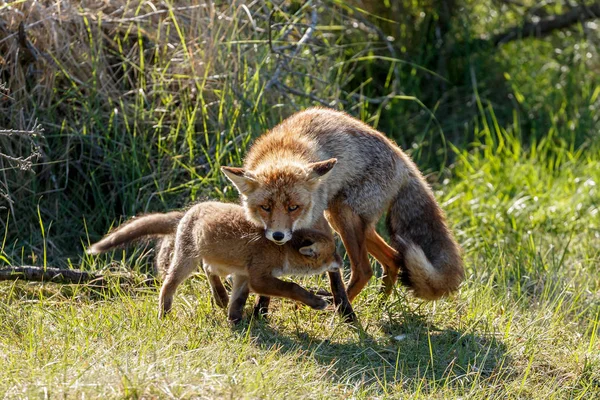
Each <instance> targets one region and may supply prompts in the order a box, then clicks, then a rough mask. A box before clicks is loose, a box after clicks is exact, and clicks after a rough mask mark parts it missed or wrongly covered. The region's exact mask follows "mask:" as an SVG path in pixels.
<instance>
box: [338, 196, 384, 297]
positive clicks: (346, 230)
mask: <svg viewBox="0 0 600 400" xmlns="http://www.w3.org/2000/svg"><path fill="white" fill-rule="evenodd" d="M327 211H328V212H327V219H328V220H329V222H330V223H331V225H332V226H333V229H335V230H336V231H337V233H339V234H340V237H341V238H342V242H343V243H344V247H345V248H346V252H347V253H348V257H349V258H350V266H351V269H352V272H351V274H350V282H349V283H348V300H349V301H352V300H354V298H355V297H356V296H357V295H358V294H359V293H360V291H361V290H362V289H363V288H364V287H365V285H366V284H367V282H368V281H369V279H371V277H372V276H373V270H372V269H371V264H370V263H369V254H368V252H367V239H366V231H367V225H366V224H365V222H364V221H363V220H362V218H361V217H360V216H359V215H357V214H355V213H354V212H353V211H352V210H351V209H350V207H348V206H347V205H344V204H341V202H339V201H338V202H335V203H334V204H331V205H330V207H329V209H328V210H327Z"/></svg>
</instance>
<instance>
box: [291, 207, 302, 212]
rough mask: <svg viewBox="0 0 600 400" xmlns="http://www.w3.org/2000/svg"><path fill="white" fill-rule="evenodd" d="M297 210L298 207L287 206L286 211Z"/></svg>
mask: <svg viewBox="0 0 600 400" xmlns="http://www.w3.org/2000/svg"><path fill="white" fill-rule="evenodd" d="M299 208H300V206H288V211H290V212H292V211H296V210H297V209H299Z"/></svg>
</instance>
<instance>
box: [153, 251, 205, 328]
mask: <svg viewBox="0 0 600 400" xmlns="http://www.w3.org/2000/svg"><path fill="white" fill-rule="evenodd" d="M185 253H188V252H187V251H184V250H183V249H182V248H181V247H180V246H179V243H177V244H176V247H175V253H174V254H173V259H172V260H171V265H170V267H169V271H168V272H167V276H166V277H165V281H164V282H163V285H162V288H161V289H160V296H159V299H158V317H159V318H163V317H164V316H165V315H166V314H167V313H168V312H169V311H170V310H171V306H172V305H173V296H174V295H175V291H176V290H177V287H178V286H179V285H180V284H181V283H182V282H183V281H184V280H185V279H186V278H187V277H188V276H190V274H191V273H192V272H194V270H195V269H196V268H197V267H198V264H199V263H200V259H199V258H197V257H189V256H188V255H186V254H185Z"/></svg>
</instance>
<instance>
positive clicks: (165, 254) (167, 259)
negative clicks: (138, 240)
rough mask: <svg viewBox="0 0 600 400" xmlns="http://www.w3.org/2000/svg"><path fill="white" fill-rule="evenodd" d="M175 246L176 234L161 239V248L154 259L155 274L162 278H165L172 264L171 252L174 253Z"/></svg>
mask: <svg viewBox="0 0 600 400" xmlns="http://www.w3.org/2000/svg"><path fill="white" fill-rule="evenodd" d="M174 247H175V237H174V236H165V237H164V238H163V239H162V240H161V241H160V248H159V250H158V254H157V255H156V260H155V261H154V276H157V277H159V278H160V279H164V278H165V275H166V274H167V271H168V270H169V265H170V264H171V254H172V253H173V248H174Z"/></svg>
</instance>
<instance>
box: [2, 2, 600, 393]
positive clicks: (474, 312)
mask: <svg viewBox="0 0 600 400" xmlns="http://www.w3.org/2000/svg"><path fill="white" fill-rule="evenodd" d="M480 3H481V4H483V6H481V7H483V9H481V10H480V9H477V10H475V11H473V12H477V13H480V14H481V15H484V14H485V15H486V19H480V20H478V22H477V23H474V25H473V26H471V27H470V29H471V30H472V31H473V32H476V33H477V34H481V33H482V32H483V31H484V29H485V28H486V27H488V25H487V24H490V23H494V24H497V25H493V27H494V28H498V29H500V28H501V27H502V23H504V22H506V23H510V24H512V23H515V22H516V21H518V18H517V16H516V15H514V14H511V13H505V14H502V18H505V19H507V21H504V22H503V20H502V19H493V18H492V16H493V14H491V13H487V10H488V9H489V8H490V7H493V3H494V2H492V3H489V4H488V3H486V2H480ZM484 3H485V4H484ZM11 4H12V7H16V9H19V10H21V11H22V12H24V13H26V15H28V18H29V20H28V21H29V22H26V23H29V24H31V21H40V22H39V23H37V24H32V25H31V26H28V28H27V29H28V30H27V32H28V35H29V39H30V40H31V42H32V45H34V46H35V47H36V48H37V49H38V50H39V51H41V52H43V53H45V54H47V55H48V57H49V58H50V59H52V60H54V64H56V65H54V64H52V63H50V62H48V61H44V60H45V58H44V60H42V59H40V60H38V61H37V62H36V63H34V64H31V65H29V66H27V65H25V66H23V64H20V61H19V60H18V59H17V58H16V54H18V52H17V48H16V46H17V42H16V41H14V40H4V41H2V39H1V38H0V54H2V57H5V58H3V59H2V60H3V61H2V60H0V61H2V62H0V84H4V83H5V82H6V85H4V86H6V88H8V89H10V98H8V99H7V98H5V97H0V98H1V99H2V101H0V126H2V127H7V128H12V129H24V130H25V129H31V127H32V126H33V121H34V120H35V119H36V118H37V119H38V122H39V123H41V124H42V126H43V127H44V129H45V132H44V135H43V137H41V136H40V137H37V138H34V139H33V142H34V143H35V144H37V145H39V146H40V148H41V150H42V158H41V159H39V160H38V162H37V164H35V165H34V166H33V172H34V174H32V173H31V172H29V171H21V170H19V169H16V168H12V167H11V165H10V163H8V162H7V161H6V160H5V159H3V158H2V157H0V183H1V184H2V185H0V190H1V191H5V190H6V193H7V194H8V195H9V196H10V197H11V199H12V201H13V202H12V203H8V202H5V203H0V215H2V217H1V218H0V223H1V225H0V228H2V235H1V236H2V240H0V264H13V265H19V264H36V265H50V266H61V267H73V268H83V269H89V270H98V269H104V268H109V269H127V270H129V269H133V270H134V271H145V270H146V269H147V268H148V264H149V263H150V262H151V258H152V252H151V251H150V250H149V249H148V248H141V247H140V248H138V249H128V250H127V251H117V252H115V253H113V254H109V255H107V256H102V257H97V258H96V257H88V256H84V255H83V249H84V248H85V246H86V245H87V244H88V243H89V242H90V241H93V240H96V239H98V238H99V237H100V235H102V234H103V233H105V232H106V231H107V230H108V229H109V227H110V226H111V225H115V224H118V223H120V221H121V220H122V218H123V217H128V216H131V215H135V214H139V213H142V212H147V211H164V210H168V209H173V208H178V207H181V206H184V205H186V204H189V203H190V202H193V201H198V200H201V199H204V198H217V199H227V200H233V199H235V198H236V197H237V195H236V193H235V191H234V190H233V188H232V187H231V186H228V185H227V183H226V181H225V179H224V178H223V177H222V176H221V175H220V173H219V172H218V167H219V166H221V165H239V164H240V162H241V159H242V157H243V155H244V154H245V151H246V149H247V148H248V146H249V145H250V144H251V140H252V139H253V138H255V137H256V136H257V135H259V134H260V133H261V132H264V131H265V130H266V129H268V128H269V127H271V126H273V125H274V124H275V123H277V122H279V121H280V120H281V119H282V118H285V117H287V116H288V115H289V114H290V113H291V112H293V111H294V110H295V109H301V108H304V107H307V106H309V105H314V104H316V103H318V102H317V101H315V98H318V99H319V100H322V101H326V102H332V101H335V102H336V103H332V104H335V106H336V107H339V108H342V109H344V110H346V111H348V112H350V113H352V114H353V115H356V116H358V117H360V118H362V119H363V120H365V121H367V122H368V123H370V124H372V125H375V126H378V127H380V128H381V129H384V130H385V132H386V134H388V135H389V136H390V137H392V138H394V139H395V140H396V141H397V142H398V143H400V144H402V145H403V146H404V147H405V148H407V149H408V150H409V151H410V152H411V153H412V155H413V157H414V158H415V160H416V161H417V162H418V163H419V165H420V166H421V167H422V168H423V169H424V170H425V171H427V172H431V174H430V177H431V181H432V182H433V186H434V190H435V191H436V196H437V198H438V200H439V202H440V204H441V205H442V207H443V208H444V210H445V211H446V213H447V216H448V221H449V223H450V225H451V227H452V229H453V231H454V232H455V234H456V237H457V239H458V241H459V242H460V243H461V245H462V247H463V249H464V259H465V263H466V272H467V279H466V281H465V283H464V285H463V286H462V288H461V290H460V292H459V293H457V294H456V295H454V296H452V297H451V298H448V299H445V300H443V301H438V302H434V303H425V302H421V301H418V300H415V299H414V298H413V297H412V296H411V295H410V294H409V293H407V292H405V291H404V290H403V289H402V288H401V287H400V286H398V290H397V291H395V293H393V294H392V296H391V297H390V298H389V299H388V300H387V301H385V302H382V301H381V299H380V298H379V296H378V292H379V286H380V283H381V282H380V279H379V278H378V277H376V278H373V279H372V280H371V281H370V283H369V285H368V286H367V288H366V289H365V291H364V292H363V293H362V294H361V295H360V296H359V297H358V299H357V301H356V303H355V310H356V312H357V314H358V316H359V318H360V322H361V326H362V328H361V329H355V328H352V327H350V326H347V325H345V324H343V323H341V322H340V321H339V320H338V318H337V317H335V316H334V314H333V313H331V312H315V311H313V310H309V309H307V308H304V307H297V306H296V305H295V304H293V303H292V302H290V301H281V300H276V301H274V302H273V305H272V307H271V310H272V312H271V316H270V318H269V320H268V322H264V321H249V320H246V322H245V323H244V325H243V326H241V327H239V328H235V329H232V328H230V327H229V325H228V324H227V322H226V316H225V313H224V312H222V311H221V310H220V309H218V308H215V307H214V306H213V305H212V304H211V299H210V295H209V293H210V292H209V288H208V284H207V282H206V280H205V279H204V277H202V276H197V277H195V278H192V279H190V280H188V281H187V282H186V283H185V284H183V285H182V286H181V288H180V290H179V292H178V293H177V296H176V298H175V306H174V310H173V311H174V312H173V313H172V315H171V316H170V317H169V318H168V319H167V320H165V321H159V320H158V319H157V297H158V289H157V288H144V289H141V288H138V287H113V288H111V290H108V291H105V292H96V291H94V290H92V289H91V288H90V287H87V286H75V285H62V286H59V285H54V284H36V283H24V282H0V397H5V398H27V397H36V398H37V397H50V398H57V397H66V398H82V397H92V398H163V397H165V398H166V397H174V398H273V399H280V398H285V397H287V398H293V399H296V398H311V399H312V398H364V399H367V398H368V399H371V398H390V399H392V398H394V399H395V398H459V397H460V398H474V399H488V398H498V399H505V398H539V399H547V398H557V399H559V398H560V399H562V398H576V399H577V398H581V399H588V398H595V397H599V396H600V372H599V371H600V340H599V339H598V333H599V332H598V331H599V329H598V328H599V325H600V216H599V213H600V211H599V207H600V141H599V140H598V135H597V132H598V129H600V125H599V121H598V118H597V115H600V114H599V111H600V109H599V107H600V96H599V95H598V93H600V89H599V88H600V82H598V79H597V74H596V73H595V71H597V68H598V65H599V63H598V59H597V55H596V53H595V52H593V49H591V47H590V44H589V43H587V41H586V40H585V38H584V39H582V38H581V37H579V36H577V35H575V34H574V33H573V32H575V31H573V32H569V35H567V36H564V35H562V34H557V35H554V36H551V37H549V38H547V39H545V40H527V41H522V42H514V43H511V44H509V45H507V46H503V47H502V48H501V49H498V50H497V51H496V52H495V53H493V54H489V53H482V54H472V55H469V57H467V58H468V60H467V59H464V60H462V61H461V60H459V61H457V62H456V64H457V65H459V64H460V62H464V63H465V65H467V66H468V67H466V68H465V69H464V71H463V72H464V75H465V77H466V78H465V77H463V78H464V79H462V78H461V79H462V80H461V82H462V83H463V84H464V85H463V86H454V87H453V86H452V84H453V83H454V82H448V85H449V86H448V91H449V93H448V96H449V97H451V98H452V99H453V100H452V102H449V101H448V100H444V98H445V97H444V96H446V93H444V94H443V96H442V98H439V99H438V98H432V97H427V96H428V93H429V91H428V90H429V89H427V88H428V87H429V86H432V87H433V86H436V85H437V84H439V83H440V81H438V80H436V79H437V78H436V77H435V75H434V74H431V73H430V72H428V71H427V70H425V69H423V68H424V67H420V64H419V63H421V62H422V63H423V64H426V63H429V64H427V65H431V60H430V59H429V58H430V57H431V56H430V55H423V54H422V56H423V58H415V59H410V58H408V57H407V59H400V58H397V59H394V57H398V54H402V52H398V53H397V54H396V55H392V54H389V52H388V47H387V46H386V45H385V43H382V41H381V40H380V39H381V38H379V37H378V34H377V32H376V31H374V30H373V29H371V28H369V25H368V24H369V23H370V22H369V21H371V22H372V21H378V20H377V18H370V16H369V15H368V14H365V13H360V12H357V11H356V10H354V12H349V11H348V10H347V9H346V8H345V7H346V6H344V5H343V4H341V3H340V2H336V1H334V2H323V3H319V8H318V11H319V14H318V15H319V25H318V29H316V32H315V34H314V36H313V38H312V39H311V41H310V42H309V43H310V50H311V51H310V52H309V53H307V52H305V51H304V50H306V49H302V51H299V52H298V54H296V55H295V56H294V57H295V58H294V59H293V60H292V61H290V69H289V70H288V69H284V70H282V71H283V72H282V74H281V83H282V84H285V85H287V86H289V87H291V88H295V89H297V90H300V91H302V92H304V93H307V94H310V95H311V96H313V98H311V97H307V96H302V95H297V94H294V93H292V92H289V91H286V90H285V89H282V88H281V87H275V88H272V89H270V90H266V86H267V83H268V82H269V80H270V79H271V78H272V76H273V74H274V71H276V70H277V68H278V66H279V65H280V63H281V60H282V56H275V55H274V54H273V53H271V52H270V51H269V48H268V40H267V30H266V27H267V16H268V11H269V10H268V9H266V8H260V7H258V6H256V4H255V6H256V7H255V6H253V7H251V8H250V9H248V12H246V10H245V9H244V6H246V5H245V4H244V5H242V3H233V4H232V5H227V4H226V5H222V6H219V7H215V8H214V9H210V8H209V7H192V8H185V7H187V6H189V4H187V3H185V4H184V3H183V2H179V1H169V2H161V3H158V2H155V4H154V5H155V8H156V9H155V8H153V7H151V6H150V5H149V4H148V3H131V2H130V3H119V2H117V1H115V2H109V6H107V7H108V8H105V9H104V10H103V13H102V14H100V13H99V11H98V10H97V9H94V8H86V7H88V6H84V5H82V6H81V8H78V9H66V8H65V9H61V14H60V16H61V18H62V19H61V22H60V23H59V22H58V19H56V18H44V16H46V15H52V13H56V12H57V11H56V9H55V8H52V7H53V6H54V5H53V3H52V2H49V3H48V4H41V3H39V2H36V1H31V2H27V3H26V4H25V3H20V2H14V3H11ZM313 4H316V3H314V2H313V3H310V2H308V3H294V2H292V3H291V4H288V5H286V6H285V7H284V8H282V9H281V10H279V11H278V12H276V13H274V15H273V22H274V23H281V24H283V25H276V26H274V29H273V32H272V34H273V45H274V46H275V47H276V48H278V47H279V46H286V45H290V44H292V45H291V46H290V47H289V48H287V49H281V50H280V51H283V52H287V53H286V54H292V53H293V52H294V50H295V47H294V46H293V43H295V42H297V41H298V40H299V38H300V37H301V36H302V35H303V33H304V32H305V31H304V29H305V26H304V25H296V28H295V29H293V30H291V31H290V33H289V35H288V36H286V32H287V30H288V28H289V27H290V26H292V24H298V23H300V24H309V23H310V20H311V11H312V9H311V6H312V5H313ZM469 4H470V3H469ZM490 4H492V5H490ZM494 4H495V3H494ZM268 5H270V6H272V3H268ZM25 6H27V7H25ZM121 6H122V8H120V7H121ZM89 7H92V6H89ZM182 7H184V8H182ZM414 7H416V6H414ZM7 10H8V11H7ZM342 10H346V11H344V12H346V14H343V12H342ZM156 11H158V13H156V14H152V13H154V12H156ZM412 11H413V12H415V11H418V10H414V9H412ZM248 13H249V14H250V16H251V18H250V17H248ZM18 15H19V14H18V13H16V12H13V11H11V10H10V9H8V8H0V18H3V20H4V21H5V22H6V23H7V25H6V26H7V27H8V28H7V29H9V30H10V31H14V30H16V29H17V26H18V22H19V18H20V17H18ZM54 15H57V14H54ZM423 15H424V14H423ZM9 17H10V18H9ZM369 18H370V19H369ZM420 18H424V20H427V19H428V18H430V17H429V16H426V17H420ZM475 19H476V18H475ZM488 19H489V20H488ZM492 20H493V21H492ZM419 21H420V20H419ZM0 22H1V21H0ZM361 24H367V25H361ZM365 27H366V28H365ZM398 29H400V25H398ZM456 29H458V28H456ZM588 29H591V28H588ZM47 32H54V33H55V34H56V35H57V37H58V38H60V40H54V39H53V37H52V36H51V35H47ZM572 33H573V34H572ZM588 33H589V31H588ZM413 34H414V35H413V36H412V38H413V39H414V38H415V37H417V38H418V37H420V36H422V35H420V31H415V32H413ZM409 38H410V35H409V36H407V37H406V38H405V39H406V40H408V39H409ZM415 40H416V39H415ZM415 43H417V44H415ZM415 43H412V45H413V47H418V46H417V45H418V42H415ZM397 44H398V45H402V46H404V43H397ZM575 44H577V47H576V48H575V46H574V45H575ZM571 45H573V46H571ZM407 46H408V45H407ZM560 46H563V49H562V51H560V52H557V51H555V49H556V48H558V47H560ZM408 47H409V48H410V46H408ZM588 53H589V54H592V57H588ZM390 60H392V61H390ZM413 61H416V62H417V66H416V67H415V65H414V63H413ZM467 61H468V62H467ZM397 66H399V67H398V71H396V69H395V67H397ZM457 68H458V67H457ZM452 71H454V72H452ZM452 71H451V72H452V74H454V75H458V72H456V71H455V70H454V69H452ZM395 74H398V75H397V76H396V75H395ZM394 77H395V78H394ZM396 78H397V79H398V81H397V82H394V79H396ZM465 82H468V84H465ZM424 83H426V84H425V85H424ZM394 85H399V87H400V88H401V89H402V90H403V92H402V93H399V92H395V93H392V92H393V90H394V89H393V87H394ZM457 85H458V84H457ZM4 86H3V85H0V88H3V87H4ZM436 87H437V86H436ZM423 88H425V89H424V91H423V92H419V90H421V89H423ZM435 90H439V87H437V89H435ZM435 90H434V89H432V91H433V92H435ZM1 92H2V93H4V89H2V91H1ZM2 93H0V96H2ZM358 94H364V95H367V96H381V95H386V94H390V95H391V94H393V96H390V99H389V101H387V100H386V101H385V102H381V103H378V102H370V101H369V100H368V99H365V98H363V97H360V96H358ZM453 96H454V97H453ZM457 134H458V136H457ZM447 139H456V140H447ZM31 150H32V147H31V142H30V141H29V140H28V139H27V138H24V137H16V138H15V137H12V138H6V137H2V136H1V135H0V153H2V152H6V151H8V154H9V155H12V156H14V157H21V156H26V155H27V154H28V153H29V152H30V151H31ZM440 160H447V161H448V164H443V165H442V162H441V161H440ZM0 194H1V193H0ZM5 216H6V217H5ZM347 264H348V263H347V262H346V274H348V272H349V271H348V267H347ZM374 268H375V269H376V271H377V272H378V273H380V270H379V267H378V266H377V265H374ZM297 281H298V282H299V283H301V284H303V285H305V286H307V287H311V288H316V287H327V282H326V279H325V278H323V277H312V278H306V279H297ZM247 311H250V305H248V310H247Z"/></svg>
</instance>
